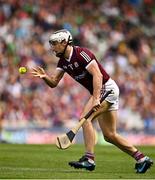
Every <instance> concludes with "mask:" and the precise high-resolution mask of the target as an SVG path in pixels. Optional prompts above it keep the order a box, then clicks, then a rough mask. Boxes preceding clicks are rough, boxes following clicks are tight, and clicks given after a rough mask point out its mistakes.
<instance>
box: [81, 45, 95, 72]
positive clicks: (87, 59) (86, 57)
mask: <svg viewBox="0 0 155 180" xmlns="http://www.w3.org/2000/svg"><path fill="white" fill-rule="evenodd" d="M79 55H80V60H81V63H82V65H83V66H84V67H85V68H86V69H87V67H88V66H89V64H91V62H92V61H93V60H96V57H95V56H94V54H93V53H92V52H91V51H89V50H88V49H86V48H83V49H82V51H81V52H80V53H79Z"/></svg>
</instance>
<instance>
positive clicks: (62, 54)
mask: <svg viewBox="0 0 155 180" xmlns="http://www.w3.org/2000/svg"><path fill="white" fill-rule="evenodd" d="M69 39H70V36H69V37H68V41H67V44H66V46H65V48H64V50H63V52H59V53H57V54H56V56H57V57H59V58H62V57H64V54H65V52H66V49H67V46H68V44H69Z"/></svg>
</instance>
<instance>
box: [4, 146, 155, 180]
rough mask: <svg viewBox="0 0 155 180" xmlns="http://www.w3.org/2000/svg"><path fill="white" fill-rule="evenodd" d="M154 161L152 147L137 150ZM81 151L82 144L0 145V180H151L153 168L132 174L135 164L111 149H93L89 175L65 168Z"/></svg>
mask: <svg viewBox="0 0 155 180" xmlns="http://www.w3.org/2000/svg"><path fill="white" fill-rule="evenodd" d="M139 148H140V150H142V151H143V152H144V153H146V154H147V155H148V156H150V157H151V158H152V159H155V147H149V146H146V147H139ZM83 152H84V148H83V146H82V145H73V146H72V147H71V148H69V149H68V150H63V151H62V150H58V149H57V148H56V147H55V146H54V145H17V144H14V145H13V144H0V179H3V178H7V179H154V178H155V166H153V167H152V168H151V169H150V170H148V172H147V173H145V174H136V173H135V171H134V163H135V161H134V160H133V159H132V158H131V157H130V156H128V155H126V154H125V153H122V152H121V151H120V150H119V149H117V148H115V147H114V146H99V145H97V146H96V148H95V154H96V169H95V171H92V172H89V171H86V170H77V169H73V168H71V167H69V166H68V161H70V160H77V159H78V158H79V157H80V156H81V155H82V154H83Z"/></svg>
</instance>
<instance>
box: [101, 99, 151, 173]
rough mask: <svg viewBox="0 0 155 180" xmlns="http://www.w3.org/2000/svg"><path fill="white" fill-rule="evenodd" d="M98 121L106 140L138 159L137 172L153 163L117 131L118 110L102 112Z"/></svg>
mask: <svg viewBox="0 0 155 180" xmlns="http://www.w3.org/2000/svg"><path fill="white" fill-rule="evenodd" d="M106 103H108V102H106ZM98 121H99V125H100V127H101V130H102V132H103V135H104V138H105V140H106V141H108V142H110V143H112V144H114V145H116V146H117V147H118V148H120V149H121V150H122V151H124V152H126V153H128V154H129V155H131V156H132V157H133V158H135V160H136V161H137V163H136V166H135V168H136V171H137V173H145V172H146V171H147V169H148V168H149V167H150V166H151V165H152V164H153V161H152V160H151V159H150V158H148V157H147V156H145V155H144V154H143V153H141V152H140V151H138V150H137V148H136V147H134V146H133V145H132V144H130V143H129V142H128V141H127V140H126V139H125V138H123V137H122V136H120V135H119V134H118V133H117V132H116V122H117V111H107V112H104V113H102V115H100V116H99V117H98Z"/></svg>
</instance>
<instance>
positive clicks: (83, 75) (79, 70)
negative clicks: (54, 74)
mask: <svg viewBox="0 0 155 180" xmlns="http://www.w3.org/2000/svg"><path fill="white" fill-rule="evenodd" d="M93 61H96V62H97V64H98V67H99V69H100V71H101V73H102V75H103V84H105V83H106V82H107V81H108V79H109V75H108V74H107V73H106V71H105V70H104V68H103V67H102V65H101V64H100V63H99V62H98V61H97V59H96V57H95V55H94V54H93V53H92V52H90V51H89V50H88V49H87V48H82V47H79V46H73V52H72V56H71V58H70V59H69V60H67V59H65V58H60V59H59V62H58V65H57V68H59V69H61V70H63V71H65V72H67V73H68V74H69V75H70V76H71V77H72V78H73V79H75V80H76V81H77V82H79V83H80V84H81V85H83V86H84V87H85V88H86V89H88V91H89V92H90V93H91V94H93V77H92V75H91V74H90V73H89V72H88V70H87V67H88V66H89V65H90V64H91V63H92V62H93Z"/></svg>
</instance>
